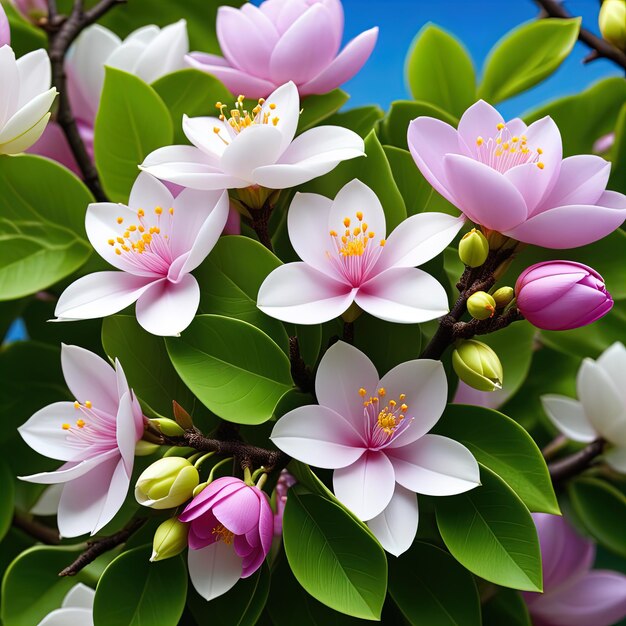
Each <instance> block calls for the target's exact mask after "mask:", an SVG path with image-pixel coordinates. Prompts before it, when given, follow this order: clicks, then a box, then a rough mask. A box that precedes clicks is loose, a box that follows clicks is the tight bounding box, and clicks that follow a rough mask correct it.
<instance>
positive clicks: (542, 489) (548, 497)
mask: <svg viewBox="0 0 626 626" xmlns="http://www.w3.org/2000/svg"><path fill="white" fill-rule="evenodd" d="M435 431H436V432H437V433H438V434H440V435H445V436H446V437H450V438H451V439H455V440H456V441H458V442H459V443H462V444H463V445H464V446H466V447H467V448H468V449H469V451H470V452H471V453H472V454H473V455H474V456H475V457H476V460H477V461H479V462H480V463H482V464H483V465H485V466H486V467H488V468H489V469H490V470H491V471H493V472H495V473H496V474H497V475H498V476H499V477H500V478H501V479H502V480H504V481H505V482H506V483H507V484H508V485H509V487H511V488H512V489H513V491H515V493H516V494H517V495H518V496H519V497H520V499H521V500H522V501H523V502H524V504H525V505H526V506H527V507H528V508H529V509H530V510H531V511H539V512H543V513H553V514H554V515H558V514H559V513H560V510H559V505H558V502H557V500H556V496H555V495H554V489H553V488H552V482H551V480H550V475H549V474H548V468H547V466H546V463H545V461H544V459H543V456H542V454H541V451H540V450H539V448H538V447H537V444H536V443H535V442H534V441H533V439H532V437H531V436H530V435H529V434H528V433H527V432H526V431H525V430H524V429H523V428H522V427H521V426H520V425H519V424H517V423H516V422H515V421H513V420H512V419H510V418H509V417H507V416H506V415H503V414H502V413H499V412H498V411H493V410H492V409H485V408H483V407H478V406H467V405H463V404H449V405H448V406H447V407H446V410H445V412H444V414H443V417H442V418H441V419H440V420H439V422H438V423H437V425H436V427H435ZM479 489H480V488H479ZM472 493H474V492H472Z"/></svg>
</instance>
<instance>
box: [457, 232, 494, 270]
mask: <svg viewBox="0 0 626 626" xmlns="http://www.w3.org/2000/svg"><path fill="white" fill-rule="evenodd" d="M488 255H489V242H488V241H487V238H486V237H485V235H483V234H482V233H481V232H480V231H479V230H476V229H475V228H472V230H470V231H469V233H466V234H465V235H463V238H462V239H461V241H460V242H459V258H460V259H461V261H463V263H465V265H467V266H468V267H480V266H481V265H482V264H483V263H484V262H485V261H486V260H487V256H488Z"/></svg>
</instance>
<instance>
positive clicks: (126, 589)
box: [93, 546, 187, 626]
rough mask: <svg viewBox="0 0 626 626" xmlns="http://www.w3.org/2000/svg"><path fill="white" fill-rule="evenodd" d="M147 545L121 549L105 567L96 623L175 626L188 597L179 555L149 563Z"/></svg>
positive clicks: (98, 625) (100, 625)
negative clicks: (124, 550) (132, 548)
mask: <svg viewBox="0 0 626 626" xmlns="http://www.w3.org/2000/svg"><path fill="white" fill-rule="evenodd" d="M150 552H151V548H150V547H148V546H145V547H141V548H135V549H134V550H129V551H128V552H123V553H122V554H120V556H118V557H117V558H116V559H114V560H113V561H112V562H111V563H110V564H109V566H108V567H107V568H106V569H105V570H104V573H103V574H102V578H100V581H99V582H98V587H97V589H96V598H95V601H94V606H93V618H94V625H95V626H110V625H111V624H124V625H125V626H126V625H128V626H143V625H144V624H159V626H177V624H178V623H179V619H180V616H181V615H182V613H183V609H184V608H185V601H186V598H187V568H186V567H185V562H184V561H183V558H182V556H180V555H178V556H175V557H172V558H170V559H165V560H164V561H157V562H156V563H151V562H150Z"/></svg>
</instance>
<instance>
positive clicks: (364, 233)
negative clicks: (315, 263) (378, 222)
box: [326, 211, 386, 287]
mask: <svg viewBox="0 0 626 626" xmlns="http://www.w3.org/2000/svg"><path fill="white" fill-rule="evenodd" d="M356 219H357V222H356V224H355V225H354V226H353V227H352V226H351V224H352V220H351V219H350V218H349V217H345V218H344V220H343V229H340V231H341V232H342V233H343V234H342V235H339V233H338V232H337V231H336V230H331V231H329V234H330V237H331V240H332V246H333V248H334V250H333V251H332V252H329V251H328V250H327V251H326V256H327V257H328V258H329V259H330V261H331V263H332V264H333V265H334V266H335V268H336V269H337V271H338V272H339V273H340V274H341V275H342V276H343V277H344V278H345V279H346V280H347V281H348V282H350V283H351V284H352V285H353V286H355V287H356V286H358V285H360V284H361V283H362V282H363V281H364V279H365V278H366V276H367V274H368V272H369V271H370V270H371V269H372V267H373V266H374V263H375V262H376V260H377V259H378V257H379V256H380V253H381V251H382V248H383V247H384V246H385V243H386V242H385V240H384V239H381V240H380V242H379V245H376V243H375V242H374V238H375V237H376V233H375V232H374V231H371V230H369V227H368V225H367V222H364V221H363V213H362V212H361V211H357V212H356Z"/></svg>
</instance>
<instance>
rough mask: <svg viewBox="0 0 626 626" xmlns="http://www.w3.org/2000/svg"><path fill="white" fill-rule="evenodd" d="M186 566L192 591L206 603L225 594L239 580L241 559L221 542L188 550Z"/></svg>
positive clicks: (231, 548)
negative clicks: (199, 548) (192, 587)
mask: <svg viewBox="0 0 626 626" xmlns="http://www.w3.org/2000/svg"><path fill="white" fill-rule="evenodd" d="M187 565H188V567H189V578H191V583H192V584H193V586H194V589H195V590H196V591H197V592H198V593H199V594H200V595H201V596H202V597H203V598H204V599H205V600H207V601H208V600H213V599H214V598H217V597H218V596H221V595H223V594H225V593H226V592H227V591H228V590H229V589H232V588H233V587H234V586H235V584H236V583H237V581H238V580H239V579H240V578H241V558H239V557H238V556H237V553H236V552H235V550H234V549H233V546H232V545H230V546H229V545H227V544H225V543H224V542H223V541H216V542H215V543H213V544H211V545H210V546H207V547H206V548H202V549H201V550H189V553H188V555H187Z"/></svg>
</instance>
